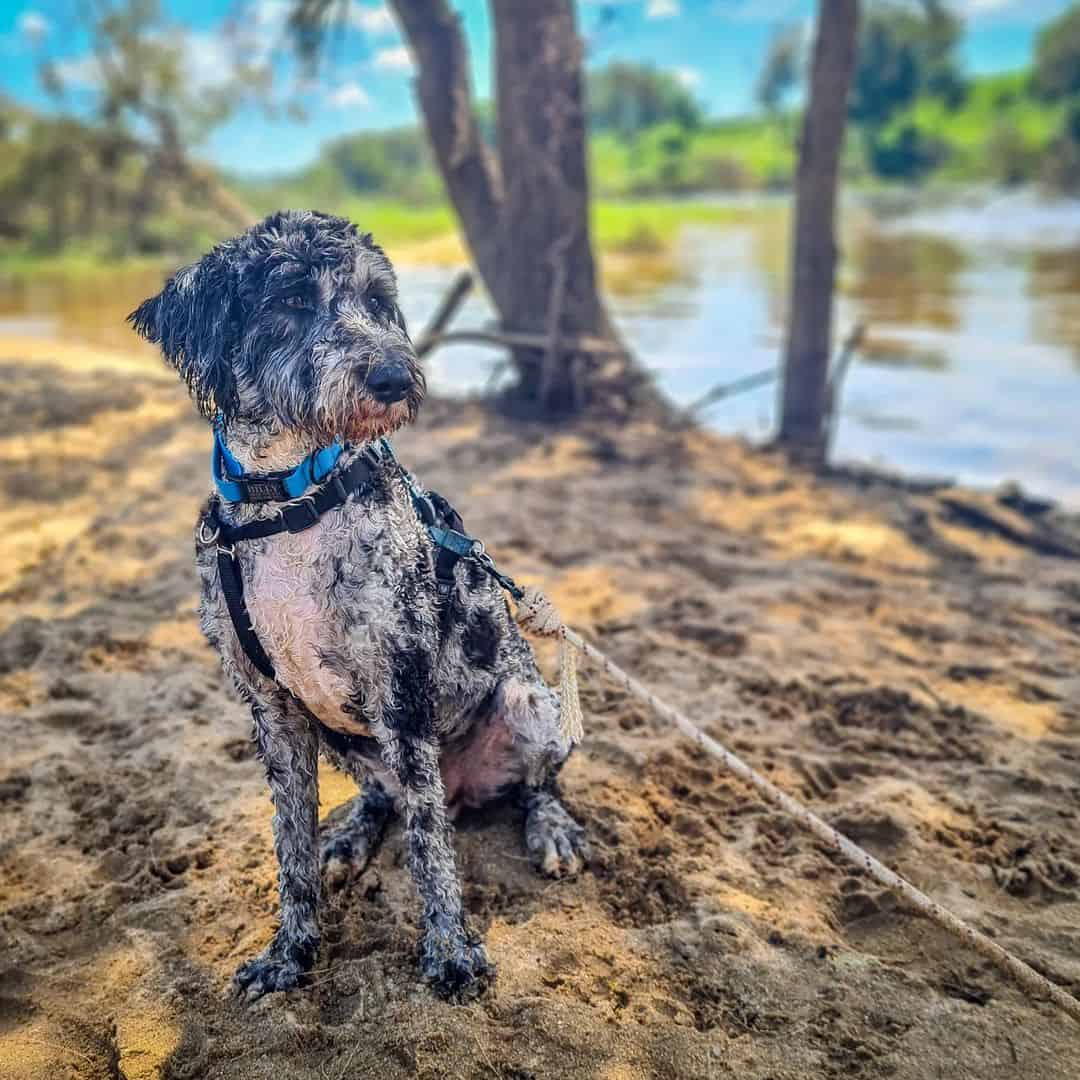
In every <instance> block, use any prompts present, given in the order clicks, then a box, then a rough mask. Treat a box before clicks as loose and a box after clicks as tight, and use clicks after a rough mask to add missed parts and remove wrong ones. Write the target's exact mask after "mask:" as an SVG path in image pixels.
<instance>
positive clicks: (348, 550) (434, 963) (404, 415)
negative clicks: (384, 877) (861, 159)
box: [131, 211, 583, 999]
mask: <svg viewBox="0 0 1080 1080" xmlns="http://www.w3.org/2000/svg"><path fill="white" fill-rule="evenodd" d="M131 321H132V322H133V324H134V326H135V328H136V330H138V331H139V333H141V334H142V335H143V336H144V337H146V338H148V339H149V340H150V341H153V342H157V343H160V345H161V348H162V351H163V353H164V355H165V358H166V360H167V361H168V362H169V363H170V364H171V365H172V366H174V367H175V368H176V370H177V371H178V372H179V374H180V375H181V377H182V378H183V379H184V380H185V381H186V383H187V385H188V387H189V388H190V390H191V392H192V396H193V397H194V399H195V401H196V403H197V404H198V406H199V408H200V410H201V411H202V413H203V414H204V415H205V416H207V417H208V418H210V417H212V416H214V415H217V416H219V417H220V418H221V422H222V423H223V425H224V433H225V437H226V441H227V443H228V446H229V448H230V449H231V451H232V452H233V454H234V455H235V456H236V458H237V459H239V461H240V462H241V464H242V465H243V466H244V468H245V470H247V471H248V472H255V473H266V472H272V471H277V470H284V469H289V468H292V467H293V466H295V465H296V464H297V463H298V462H299V461H301V460H302V459H303V458H304V457H305V456H306V455H307V454H308V453H310V452H311V451H312V450H314V449H316V448H317V447H321V446H325V445H328V444H329V443H331V442H333V441H334V440H335V439H341V440H348V442H349V444H350V448H349V449H348V450H347V451H346V453H345V454H344V455H343V456H342V459H341V461H340V462H339V464H338V469H344V468H347V467H348V465H349V464H350V463H351V461H352V460H353V459H354V457H355V455H356V454H357V453H359V452H360V449H361V448H362V447H363V446H364V445H365V444H367V443H369V442H371V441H372V440H374V439H376V438H378V437H379V436H381V435H384V434H387V433H389V432H391V431H393V430H395V429H396V428H398V427H400V426H401V425H402V424H405V423H407V422H409V421H410V420H412V419H413V417H414V416H415V414H416V410H417V408H418V407H419V405H420V402H421V400H422V398H423V393H424V378H423V374H422V372H421V370H420V367H419V364H418V362H417V359H416V355H415V353H414V351H413V347H412V344H411V342H410V340H409V337H408V334H407V332H406V329H405V323H404V320H403V319H402V317H401V314H400V311H399V309H398V305H397V290H396V281H395V277H394V272H393V268H392V267H391V265H390V262H389V260H388V259H387V258H386V256H385V254H384V253H383V252H382V250H381V249H380V248H379V247H378V246H377V245H376V244H375V243H374V242H373V241H372V238H371V237H370V236H369V235H364V234H362V233H360V232H359V231H358V230H357V229H356V227H355V226H353V225H351V224H350V223H349V222H347V221H345V220H343V219H341V218H336V217H330V216H328V215H325V214H318V213H311V212H298V211H297V212H292V211H290V212H281V213H278V214H274V215H272V216H271V217H269V218H267V219H266V220H265V221H263V222H261V223H260V224H258V225H256V226H255V227H254V228H252V229H250V230H249V231H248V232H246V233H244V234H243V235H241V236H239V237H237V238H235V239H233V240H230V241H228V242H226V243H223V244H221V245H219V246H218V247H216V248H214V250H213V251H211V252H210V253H209V254H208V255H206V256H205V257H204V258H203V259H202V260H200V261H199V262H198V263H196V264H194V265H193V266H189V267H186V268H184V269H182V270H180V271H178V272H177V273H176V274H175V275H174V276H173V277H172V278H171V279H170V280H169V281H168V282H167V283H166V285H165V287H164V289H163V290H162V292H161V293H160V294H159V295H158V296H155V297H153V298H151V299H149V300H147V301H146V302H145V303H143V304H142V305H141V306H140V307H139V308H138V310H137V311H135V312H133V313H132V315H131ZM279 506H280V504H255V505H251V504H247V505H245V504H239V505H235V504H225V505H224V506H223V507H222V509H221V513H222V514H223V515H224V517H225V519H226V520H227V521H229V522H232V523H238V524H239V523H244V522H247V521H250V520H252V519H254V518H256V517H262V516H266V515H272V514H274V513H276V512H277V510H278V509H279ZM199 535H200V530H197V543H196V551H197V555H196V561H197V565H198V569H199V573H200V576H201V579H202V603H201V607H200V615H201V621H202V628H203V631H204V633H205V634H206V637H207V638H208V640H209V641H210V642H211V644H212V645H213V646H214V647H215V648H216V649H217V650H218V652H219V653H220V655H221V660H222V664H223V666H224V668H225V671H226V672H227V673H228V674H229V675H230V676H231V677H232V679H233V681H234V682H235V684H236V686H237V687H238V689H239V691H240V693H241V695H242V696H243V697H244V698H245V699H246V701H247V702H248V703H249V704H250V706H251V711H252V716H253V720H254V725H253V731H254V738H255V742H256V745H257V748H258V752H259V756H260V757H261V759H262V762H263V764H264V766H265V769H266V776H267V779H268V781H269V784H270V790H271V794H272V796H273V800H274V806H275V810H276V813H275V817H274V843H275V849H276V852H277V858H278V864H279V884H280V898H281V912H280V923H279V926H278V929H277V931H276V933H275V934H274V937H273V940H272V941H271V943H270V945H269V946H268V947H267V948H266V949H265V950H264V951H263V952H262V953H261V954H260V955H258V956H256V957H254V958H253V959H251V960H249V961H248V962H247V963H245V964H244V965H243V966H242V967H241V968H240V969H239V971H238V972H237V973H236V978H235V985H236V987H237V989H238V991H239V992H240V993H241V994H243V995H244V996H245V997H247V998H250V999H254V998H257V997H259V996H261V995H262V994H265V993H267V992H269V991H273V990H286V989H289V988H291V987H295V986H297V985H299V984H300V983H301V982H302V981H303V977H304V974H305V972H306V971H308V970H309V969H310V967H311V965H312V963H313V961H314V959H315V956H316V952H317V950H318V947H319V922H318V905H319V893H320V843H319V837H318V766H317V759H318V754H319V752H320V751H321V752H322V753H323V754H324V756H325V757H327V758H328V759H329V760H330V761H332V762H333V763H334V764H335V765H337V766H338V767H339V768H341V769H343V770H344V771H345V772H347V773H348V774H349V775H351V776H352V777H354V778H355V779H356V781H357V782H358V783H359V784H360V785H361V789H362V790H361V794H360V795H359V796H357V798H356V799H355V800H354V801H353V803H352V805H351V806H350V809H349V811H348V815H347V817H346V818H345V821H344V823H343V824H342V825H340V826H339V827H338V828H337V829H336V830H334V831H333V832H332V833H331V834H330V835H328V836H326V837H325V838H324V840H323V842H322V845H321V857H322V862H323V864H324V865H325V866H326V867H327V869H328V871H329V872H330V874H331V875H332V876H333V877H334V878H335V879H338V880H340V879H341V878H342V877H347V876H348V872H349V871H350V870H356V869H362V867H363V866H364V865H365V864H366V863H367V861H368V859H370V858H371V856H372V854H373V853H374V852H375V850H376V849H377V847H378V844H379V842H380V840H381V837H382V835H383V832H384V829H385V827H386V825H387V822H388V821H389V820H390V818H391V817H392V816H393V815H394V813H395V812H397V811H401V812H403V814H404V818H405V828H406V831H407V839H408V850H409V862H410V868H411V871H412V875H413V878H414V880H415V882H416V887H417V890H418V892H419V894H420V898H421V901H422V906H423V916H422V930H423V932H422V941H421V967H422V970H423V973H424V975H425V976H426V977H427V978H428V979H429V980H430V982H431V983H432V984H433V986H434V987H435V988H436V990H437V991H439V992H440V993H442V994H443V995H445V996H451V997H463V996H467V995H469V994H471V993H474V992H476V991H478V990H479V989H482V988H483V986H484V985H485V983H486V982H487V981H488V980H489V979H490V977H491V975H492V967H491V964H490V963H489V962H488V960H487V957H486V955H485V952H484V947H483V944H482V943H481V942H480V941H479V940H478V938H477V937H476V936H474V935H473V934H472V933H470V931H469V929H468V927H467V925H466V920H465V915H464V911H463V908H462V899H461V884H460V881H459V878H458V874H457V871H456V868H455V864H454V852H453V842H452V841H453V833H452V826H451V820H452V818H453V816H454V814H455V813H456V812H457V810H458V809H459V808H460V807H461V806H464V805H468V806H482V805H484V804H486V803H489V802H490V801H492V800H495V799H500V798H503V797H505V796H508V795H512V796H515V797H517V798H518V799H519V800H520V803H521V805H522V807H523V808H524V813H525V841H526V847H527V849H528V851H529V852H530V854H531V857H532V858H533V861H534V862H535V864H536V865H537V867H538V868H539V869H541V870H542V871H544V872H545V873H548V874H551V875H555V876H560V875H563V874H571V873H574V872H576V871H577V870H578V869H579V868H580V865H581V853H582V850H583V831H582V829H581V827H580V826H579V825H578V824H577V823H576V822H575V821H574V820H573V818H571V817H570V815H569V814H568V813H567V811H566V810H565V809H564V808H563V806H562V804H561V803H560V801H559V798H558V794H557V790H556V787H555V776H556V773H557V772H558V770H559V768H560V767H561V765H562V763H563V762H564V761H565V760H566V757H567V755H568V754H569V751H570V745H569V743H568V741H567V737H566V735H565V733H564V732H563V730H562V728H561V726H560V722H559V701H558V698H557V696H556V695H555V694H554V693H553V692H552V691H551V690H550V689H549V688H548V686H547V685H546V684H545V683H544V681H543V680H542V678H541V676H540V674H539V672H538V671H537V668H536V665H535V663H534V660H533V656H532V653H531V650H530V649H529V646H528V645H527V644H526V643H525V641H524V640H523V639H522V637H521V636H520V634H519V632H518V630H517V628H516V627H515V625H514V623H513V621H512V619H511V618H510V615H509V611H508V608H507V605H506V602H505V599H504V598H503V596H502V594H501V592H500V591H499V589H498V588H497V587H496V586H495V585H494V584H493V583H492V581H491V580H490V579H489V578H488V577H487V576H486V574H485V573H484V572H483V571H482V569H481V568H480V567H479V566H477V565H476V564H475V563H473V562H471V561H469V560H467V559H466V560H462V561H461V562H459V563H458V565H457V568H456V571H455V573H456V587H455V589H454V591H453V593H452V595H451V596H450V598H449V600H448V602H447V603H446V604H444V605H440V603H439V599H438V596H437V593H436V587H435V577H434V573H433V548H432V544H431V540H430V537H429V536H428V534H427V532H426V530H425V528H424V527H423V525H422V524H421V522H420V520H419V519H418V517H417V515H416V512H415V510H414V508H413V505H412V502H411V499H410V494H409V491H408V487H407V484H406V478H405V476H404V474H403V473H402V471H401V469H400V468H399V467H397V466H396V465H394V464H393V463H392V462H385V463H384V464H383V465H382V466H381V467H380V469H379V471H378V473H377V475H376V477H375V481H374V483H373V485H372V486H371V488H370V490H369V491H367V492H365V493H362V494H361V495H358V496H357V495H354V496H350V498H349V499H348V501H347V502H346V503H345V504H344V505H343V506H342V507H340V508H338V509H334V510H331V511H330V512H328V513H327V514H325V515H324V516H323V518H322V519H321V520H320V521H319V523H318V524H317V525H315V526H314V527H313V528H311V529H309V530H307V531H305V532H302V533H297V534H290V533H282V534H279V535H275V536H271V537H267V538H265V539H263V540H256V541H250V542H248V543H245V544H242V545H241V546H240V549H239V551H238V557H239V565H240V570H241V574H242V577H243V582H244V590H245V597H246V600H247V604H248V607H249V610H250V613H251V618H252V624H253V627H254V629H255V631H256V633H257V634H258V637H259V639H260V641H261V643H262V645H263V647H264V649H265V650H266V652H267V654H268V655H269V657H270V659H271V661H272V662H273V664H274V668H275V670H276V674H277V677H276V680H270V679H267V678H266V677H264V676H263V675H261V674H260V673H259V672H258V671H257V670H256V669H255V668H254V667H253V666H252V664H251V662H250V660H249V659H248V657H247V655H246V654H245V653H244V651H243V650H242V649H241V647H240V645H239V642H238V640H237V637H236V634H235V632H234V630H233V627H232V624H231V622H230V620H229V615H228V612H227V609H226V605H225V601H224V598H223V596H222V593H221V588H220V583H219V580H218V571H217V564H216V557H215V549H214V548H213V547H212V546H207V545H206V544H204V543H202V542H200V541H199V539H198V537H199ZM202 535H203V536H204V537H205V533H202Z"/></svg>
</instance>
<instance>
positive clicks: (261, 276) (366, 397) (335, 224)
mask: <svg viewBox="0 0 1080 1080" xmlns="http://www.w3.org/2000/svg"><path fill="white" fill-rule="evenodd" d="M128 318H129V320H130V321H131V323H132V324H133V325H134V327H135V329H136V330H137V331H138V332H139V333H140V334H142V335H143V336H144V337H145V338H147V340H149V341H152V342H156V343H159V344H160V345H161V349H162V352H163V353H164V355H165V359H166V360H167V361H168V362H169V363H170V364H171V365H172V366H173V367H175V368H176V370H177V371H178V372H179V373H180V375H181V376H182V377H183V379H184V380H185V382H186V383H187V385H188V387H189V388H190V390H191V393H192V396H193V397H194V399H195V401H196V403H197V404H198V406H199V409H200V410H201V411H202V413H203V414H204V415H205V416H207V417H211V416H213V415H214V414H215V413H220V414H221V415H222V417H223V419H224V420H225V423H226V426H227V425H228V423H229V421H230V420H232V419H234V418H244V419H246V420H251V421H254V422H256V423H265V422H274V423H275V424H276V425H277V426H279V427H280V428H282V429H283V430H289V431H295V432H299V433H303V434H306V435H309V436H313V437H314V438H315V439H316V441H318V442H320V443H324V444H325V443H329V442H332V441H333V440H334V439H336V438H341V439H350V440H352V441H354V442H366V441H368V440H370V439H373V438H376V437H378V436H379V435H384V434H387V433H389V432H391V431H393V430H395V429H396V428H398V427H400V426H401V425H402V424H405V423H407V422H409V421H410V420H412V419H413V417H414V416H415V415H416V410H417V409H418V408H419V406H420V402H421V401H422V400H423V396H424V376H423V373H422V371H421V370H420V365H419V362H418V360H417V358H416V353H415V352H414V351H413V347H412V342H411V341H410V340H409V335H408V333H407V332H406V329H405V320H404V319H403V318H402V315H401V312H400V310H399V309H398V305H397V281H396V278H395V276H394V269H393V267H392V266H391V265H390V260H389V259H388V258H387V257H386V256H385V255H384V254H383V251H382V249H381V248H380V247H379V246H378V245H377V244H375V243H374V242H373V241H372V238H371V236H370V235H365V234H362V233H360V232H359V231H358V230H357V228H356V226H355V225H352V224H350V223H349V222H348V221H345V220H344V219H343V218H337V217H331V216H329V215H326V214H319V213H313V212H308V211H282V212H280V213H277V214H273V215H271V216H270V217H268V218H267V219H266V220H265V221H263V222H261V223H260V224H258V225H256V226H254V227H253V228H252V229H250V230H249V231H248V232H246V233H243V234H242V235H241V236H238V237H236V238H235V239H233V240H229V241H227V242H226V243H224V244H220V245H219V246H218V247H216V248H214V250H213V251H211V252H210V253H209V254H208V255H205V256H204V257H203V258H202V259H201V260H200V261H199V262H197V263H195V264H194V265H193V266H188V267H185V268H184V269H182V270H179V271H177V273H176V274H174V275H173V277H172V278H170V279H169V281H168V282H167V283H166V285H165V288H164V289H163V290H162V291H161V293H159V294H158V295H157V296H154V297H151V298H150V299H149V300H146V301H145V302H144V303H143V304H141V305H140V306H139V308H138V309H137V310H136V311H134V312H132V313H131V315H130V316H129V317H128Z"/></svg>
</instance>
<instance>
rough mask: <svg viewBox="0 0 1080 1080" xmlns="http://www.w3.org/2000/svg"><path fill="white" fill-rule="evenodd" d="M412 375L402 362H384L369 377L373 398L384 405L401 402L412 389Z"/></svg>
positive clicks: (368, 385)
mask: <svg viewBox="0 0 1080 1080" xmlns="http://www.w3.org/2000/svg"><path fill="white" fill-rule="evenodd" d="M412 382H413V379H412V375H410V374H409V369H408V368H407V367H406V366H405V365H404V364H403V363H402V362H401V361H400V360H384V361H382V362H381V363H380V364H378V365H376V366H375V367H374V368H372V370H371V372H370V373H369V374H368V377H367V387H368V390H370V391H371V396H372V397H373V398H375V400H376V401H381V402H382V403H383V404H384V405H391V404H393V403H394V402H395V401H400V400H401V399H402V398H403V397H405V396H406V395H407V394H408V393H409V390H410V389H411V388H412Z"/></svg>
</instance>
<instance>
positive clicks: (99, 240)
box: [0, 0, 266, 254]
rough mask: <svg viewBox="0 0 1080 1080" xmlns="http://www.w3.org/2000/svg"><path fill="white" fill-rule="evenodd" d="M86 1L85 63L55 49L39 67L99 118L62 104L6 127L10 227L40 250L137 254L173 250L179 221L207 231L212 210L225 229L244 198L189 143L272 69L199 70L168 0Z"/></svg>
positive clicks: (80, 28)
mask: <svg viewBox="0 0 1080 1080" xmlns="http://www.w3.org/2000/svg"><path fill="white" fill-rule="evenodd" d="M77 11H78V12H79V20H81V22H79V21H77V22H76V26H75V27H73V29H74V30H75V31H76V32H78V33H81V34H84V35H85V36H86V37H87V39H88V42H89V52H88V61H87V64H86V65H84V69H83V70H81V71H79V72H75V73H73V72H72V71H71V69H70V68H69V67H65V65H64V64H62V63H60V62H58V61H55V60H54V59H53V58H51V57H50V56H48V55H43V56H40V57H39V67H40V73H41V77H42V80H43V83H44V85H45V86H46V88H47V89H48V90H49V91H50V92H51V93H52V94H53V96H54V97H55V98H56V100H57V103H58V104H59V105H61V106H67V105H69V104H70V99H71V98H72V97H76V98H77V99H78V101H79V104H80V105H81V110H80V112H81V115H83V116H86V117H88V119H86V120H83V119H78V120H77V119H74V118H73V117H72V116H70V115H64V114H63V113H61V114H60V115H58V116H51V115H41V116H33V117H29V118H24V120H23V122H22V123H21V124H16V125H14V126H12V125H10V124H9V125H5V127H4V131H3V136H2V137H3V151H4V152H3V154H2V155H0V156H2V157H3V158H4V160H5V163H6V167H5V168H4V170H3V174H2V177H0V205H2V206H4V207H5V214H6V218H5V222H4V226H5V229H4V231H5V232H7V233H8V235H9V236H14V237H18V238H19V239H21V240H22V242H23V244H24V245H25V246H26V247H27V248H29V249H30V250H48V251H54V252H55V251H60V250H61V249H63V248H65V247H67V246H69V245H72V244H75V245H85V244H87V243H92V244H95V245H97V246H100V247H101V248H103V249H104V251H105V252H106V253H110V254H128V253H131V252H152V251H156V250H161V249H164V248H167V247H169V246H170V245H172V243H173V241H174V240H175V238H176V234H177V232H178V231H182V233H183V234H184V235H190V234H191V233H192V231H193V230H194V231H196V232H198V231H199V228H200V220H201V221H202V223H203V224H204V225H205V226H206V227H208V228H209V229H210V230H211V231H214V230H215V226H216V224H217V222H218V221H219V220H221V219H229V218H233V219H239V218H240V216H241V215H242V208H241V207H239V206H238V205H237V204H236V202H235V199H234V197H233V196H232V195H231V194H230V193H228V192H227V191H225V190H224V188H223V187H222V186H221V184H220V181H219V179H218V178H217V176H216V174H215V173H214V172H213V171H212V170H210V169H208V168H206V167H205V166H202V165H199V164H197V163H195V162H193V161H192V160H191V158H190V156H189V151H190V148H191V147H192V146H195V145H197V144H198V143H200V142H201V141H202V140H203V139H205V137H206V136H207V135H208V134H209V133H210V132H211V131H212V130H213V129H214V128H215V127H216V126H218V125H219V124H221V123H223V122H224V121H225V120H226V119H227V118H228V117H229V115H230V114H231V113H232V111H233V110H234V109H235V108H236V107H237V105H238V104H239V103H240V102H241V101H242V100H243V97H244V93H245V92H246V91H247V90H251V89H255V88H261V87H263V86H264V85H265V80H266V72H265V71H264V70H262V69H258V68H256V67H255V66H253V65H251V64H250V63H249V62H247V61H244V60H238V61H237V63H236V65H235V68H233V69H231V70H228V71H221V72H217V73H216V74H215V78H214V79H213V80H211V81H205V80H204V81H203V82H202V83H199V82H198V81H196V80H193V79H192V78H191V71H190V69H189V60H190V57H189V55H188V52H187V42H186V39H185V37H184V33H183V31H182V30H181V29H179V28H178V27H176V26H174V25H173V24H172V23H171V22H170V21H169V20H168V18H167V17H166V16H165V14H164V12H163V10H162V8H161V6H160V4H159V3H158V2H157V0H116V2H115V3H114V2H112V0H102V2H101V3H98V4H95V5H87V6H85V7H81V6H80V7H79V8H78V9H77ZM200 208H202V209H200ZM203 231H205V229H204V230H203Z"/></svg>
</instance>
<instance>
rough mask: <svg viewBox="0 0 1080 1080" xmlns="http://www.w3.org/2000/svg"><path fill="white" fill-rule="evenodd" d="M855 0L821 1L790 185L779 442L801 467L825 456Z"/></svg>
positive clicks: (855, 23) (853, 45) (854, 36)
mask: <svg viewBox="0 0 1080 1080" xmlns="http://www.w3.org/2000/svg"><path fill="white" fill-rule="evenodd" d="M858 19H859V0H820V3H819V8H818V23H817V35H816V37H815V40H814V52H813V59H812V61H811V68H810V92H809V100H808V101H807V104H806V110H805V113H804V114H803V127H802V137H801V140H800V143H799V168H798V175H797V178H796V186H795V230H794V245H793V246H794V251H793V254H792V265H791V314H790V316H789V319H788V333H787V344H786V348H785V354H784V381H783V388H782V391H781V395H780V431H779V435H778V437H777V442H778V444H779V446H780V447H781V448H782V449H784V450H785V451H786V452H787V453H788V455H789V456H790V457H791V458H793V459H796V460H799V461H803V462H805V463H807V464H811V465H818V464H821V463H822V462H823V461H824V459H825V452H826V442H827V429H826V422H825V421H826V412H827V409H828V407H829V405H830V402H829V400H828V398H829V394H828V390H827V378H828V370H829V354H830V350H831V342H832V315H833V287H834V283H835V278H836V193H837V180H838V174H839V167H840V150H841V147H842V145H843V141H844V127H845V123H846V119H847V98H848V90H849V88H850V86H851V76H852V72H853V70H854V67H855V42H856V36H857V28H858Z"/></svg>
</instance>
